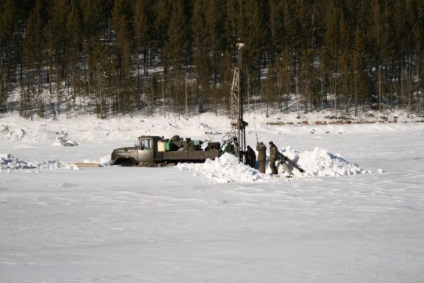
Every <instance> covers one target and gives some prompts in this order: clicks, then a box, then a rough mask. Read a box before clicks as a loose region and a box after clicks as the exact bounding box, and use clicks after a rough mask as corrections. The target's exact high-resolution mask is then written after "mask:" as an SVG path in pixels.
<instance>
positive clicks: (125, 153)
mask: <svg viewBox="0 0 424 283" xmlns="http://www.w3.org/2000/svg"><path fill="white" fill-rule="evenodd" d="M202 145H203V142H202V141H200V140H191V139H190V138H186V139H183V138H181V137H180V136H173V137H172V138H171V139H164V138H163V137H159V136H140V137H138V141H137V144H136V145H135V146H133V147H122V148H117V149H115V150H114V151H113V152H112V156H111V164H112V165H121V166H165V165H174V164H177V163H180V162H205V161H206V159H215V158H216V157H218V156H219V149H220V143H219V142H209V143H208V145H207V147H206V148H205V149H203V148H202Z"/></svg>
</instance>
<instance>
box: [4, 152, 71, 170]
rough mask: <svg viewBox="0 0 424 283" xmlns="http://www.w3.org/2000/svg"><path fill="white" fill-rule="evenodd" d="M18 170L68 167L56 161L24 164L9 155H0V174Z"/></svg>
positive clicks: (66, 164) (68, 167)
mask: <svg viewBox="0 0 424 283" xmlns="http://www.w3.org/2000/svg"><path fill="white" fill-rule="evenodd" d="M19 169H49V170H52V169H70V166H69V164H68V163H62V162H60V161H56V160H47V161H44V162H25V161H23V160H20V159H18V158H16V157H14V156H13V155H11V154H10V153H0V172H10V171H13V170H19Z"/></svg>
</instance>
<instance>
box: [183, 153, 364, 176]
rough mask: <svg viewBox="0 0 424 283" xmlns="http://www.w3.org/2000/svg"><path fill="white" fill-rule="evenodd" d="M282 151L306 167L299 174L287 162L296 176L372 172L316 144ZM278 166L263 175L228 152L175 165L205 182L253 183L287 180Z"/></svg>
mask: <svg viewBox="0 0 424 283" xmlns="http://www.w3.org/2000/svg"><path fill="white" fill-rule="evenodd" d="M283 154H284V155H285V156H286V157H288V158H290V159H291V160H292V161H294V162H295V163H297V165H298V166H300V167H301V168H302V169H304V170H305V172H304V173H301V172H300V171H299V170H297V169H295V168H292V167H291V166H290V165H288V168H290V169H291V170H292V174H293V177H295V178H308V177H314V176H322V177H324V176H346V175H355V174H364V173H371V171H365V170H363V169H361V168H360V167H359V166H358V165H356V164H352V163H350V162H349V161H347V160H345V159H344V158H343V157H342V156H340V155H339V154H332V153H330V152H328V151H327V150H326V149H323V148H319V147H316V148H315V149H314V150H313V151H310V152H308V151H306V152H302V153H299V152H297V151H295V150H293V149H292V148H291V147H287V148H285V149H283ZM277 166H278V171H279V173H280V174H279V176H278V177H277V176H271V175H269V174H268V173H270V172H269V169H268V168H267V171H266V174H262V173H259V171H258V170H256V169H254V168H251V167H249V166H247V165H244V164H242V163H239V162H238V158H237V157H235V156H234V155H231V154H228V153H225V154H224V155H222V156H221V157H219V158H217V159H215V160H210V159H208V160H206V162H205V163H203V164H194V163H180V164H178V168H179V169H180V170H189V171H193V172H195V174H196V175H197V174H199V173H201V174H202V175H203V176H204V178H205V179H206V180H207V181H209V182H212V183H255V182H279V181H281V180H288V179H286V178H279V177H281V176H282V177H285V176H289V174H288V172H286V171H285V169H284V167H283V166H280V162H277Z"/></svg>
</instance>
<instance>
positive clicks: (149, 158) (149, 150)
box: [138, 138, 155, 165]
mask: <svg viewBox="0 0 424 283" xmlns="http://www.w3.org/2000/svg"><path fill="white" fill-rule="evenodd" d="M154 147H155V143H154V140H153V138H141V139H140V150H139V151H138V162H139V163H145V164H152V165H153V164H155V161H154V151H155V148H154Z"/></svg>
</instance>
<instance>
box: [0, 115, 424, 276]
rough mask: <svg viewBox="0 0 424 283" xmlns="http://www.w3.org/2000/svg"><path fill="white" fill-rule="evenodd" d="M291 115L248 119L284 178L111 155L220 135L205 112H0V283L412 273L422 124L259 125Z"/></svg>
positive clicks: (220, 122) (420, 241)
mask: <svg viewBox="0 0 424 283" xmlns="http://www.w3.org/2000/svg"><path fill="white" fill-rule="evenodd" d="M307 118H308V117H305V119H307ZM401 118H402V117H400V118H399V119H401ZM289 119H291V117H283V116H279V117H276V116H272V117H269V118H265V117H264V116H263V115H255V116H254V115H247V118H246V120H247V121H248V122H249V127H248V134H247V138H248V144H250V145H254V144H255V142H256V136H257V137H258V138H259V139H260V140H263V141H264V142H265V143H266V144H267V143H268V141H270V140H272V141H274V143H275V144H276V145H277V146H278V147H279V149H282V150H285V154H287V155H288V156H289V157H291V158H293V159H296V160H298V163H299V165H301V166H302V167H303V168H304V169H305V170H306V173H305V174H300V173H299V172H297V171H296V170H295V171H294V173H295V176H294V177H293V178H291V179H287V178H284V177H271V176H268V175H263V174H259V173H258V172H257V171H256V170H253V169H251V168H247V167H245V166H243V165H239V164H237V163H236V162H234V160H232V158H231V157H229V156H223V157H222V158H220V159H219V160H215V161H208V162H206V163H205V164H196V165H193V164H180V165H178V166H176V167H166V168H121V167H112V166H110V165H109V164H108V161H109V156H110V153H111V151H112V150H113V149H114V148H116V147H121V146H131V145H132V144H133V143H134V140H135V139H136V137H137V136H140V135H142V134H158V135H165V136H167V137H170V136H172V135H174V134H179V135H181V136H183V137H192V138H201V139H205V138H208V139H212V140H216V141H219V140H220V139H221V137H222V136H223V135H225V133H226V132H228V131H229V121H228V120H227V119H225V118H221V117H216V116H213V115H211V114H206V115H202V116H199V117H195V118H191V119H188V120H186V119H180V118H177V117H173V116H172V117H171V116H170V117H164V118H163V119H159V118H145V117H133V118H125V117H124V118H116V119H110V120H97V119H94V118H92V117H82V118H75V119H73V120H67V119H65V118H59V119H58V120H56V121H53V120H37V119H36V120H34V121H28V120H24V119H21V118H18V117H17V116H15V115H11V116H4V117H1V118H0V239H1V241H0V251H1V252H0V282H231V283H232V282H396V283H397V282H417V283H418V282H424V226H423V225H422V224H423V223H424V193H423V187H424V186H423V184H424V176H423V173H424V147H423V138H424V123H403V121H398V123H386V124H380V123H375V124H352V125H335V124H330V123H328V124H327V125H320V126H317V125H311V124H310V125H306V126H305V125H304V126H299V125H297V124H296V123H295V124H294V125H273V126H271V125H269V124H268V123H269V122H275V121H287V120H289ZM320 119H321V120H322V119H323V118H322V117H320ZM308 120H310V117H309V118H308ZM294 121H295V120H294ZM66 142H69V143H72V145H74V146H63V144H64V143H66ZM74 162H96V163H99V164H100V165H101V166H102V167H101V168H83V167H81V168H76V167H74V166H72V165H71V164H72V163H74ZM282 175H283V174H282Z"/></svg>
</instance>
